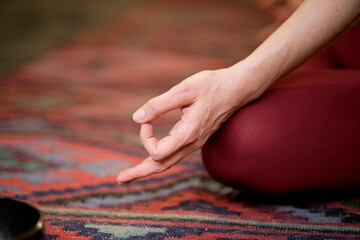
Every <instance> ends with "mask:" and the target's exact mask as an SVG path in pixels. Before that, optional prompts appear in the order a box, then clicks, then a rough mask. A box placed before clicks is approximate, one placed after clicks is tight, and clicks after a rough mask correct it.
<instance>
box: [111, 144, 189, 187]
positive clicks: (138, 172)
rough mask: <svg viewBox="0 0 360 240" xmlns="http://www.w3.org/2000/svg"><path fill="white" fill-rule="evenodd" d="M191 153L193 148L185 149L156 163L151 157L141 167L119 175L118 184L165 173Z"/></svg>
mask: <svg viewBox="0 0 360 240" xmlns="http://www.w3.org/2000/svg"><path fill="white" fill-rule="evenodd" d="M191 151H192V150H191V148H189V147H185V148H183V149H181V150H180V151H178V152H176V153H175V154H173V155H172V156H171V157H169V158H166V159H163V161H154V160H153V159H152V158H151V157H148V158H146V159H145V160H144V161H143V162H142V163H140V164H139V165H137V166H135V167H133V168H128V169H126V170H124V171H122V172H121V173H119V175H118V176H117V182H118V183H130V182H132V181H134V180H136V179H139V178H144V177H147V176H150V175H153V174H156V173H160V172H163V171H165V170H167V169H169V168H170V167H172V166H173V165H175V164H176V163H177V162H179V161H180V160H181V159H182V158H183V157H184V156H186V155H187V154H189V153H190V152H191Z"/></svg>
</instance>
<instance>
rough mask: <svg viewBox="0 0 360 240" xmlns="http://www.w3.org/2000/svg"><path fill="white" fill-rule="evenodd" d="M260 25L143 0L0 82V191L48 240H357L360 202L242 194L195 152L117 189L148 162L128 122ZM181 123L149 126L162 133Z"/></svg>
mask: <svg viewBox="0 0 360 240" xmlns="http://www.w3.org/2000/svg"><path fill="white" fill-rule="evenodd" d="M264 24H266V20H265V19H264V18H262V17H261V15H260V13H258V12H257V11H256V10H254V8H253V7H252V6H251V4H248V2H246V1H231V0H227V1H204V0H201V1H190V0H189V1H165V0H163V1H151V2H145V3H144V4H142V5H139V6H136V8H132V9H130V10H128V11H127V12H126V13H125V14H124V15H122V16H120V17H119V18H118V19H115V20H114V21H113V22H111V23H109V24H108V25H106V26H103V27H102V28H100V29H97V30H94V31H92V32H88V33H84V34H81V35H80V36H77V37H75V38H74V39H73V40H72V41H70V42H68V43H66V44H64V45H62V46H59V47H57V48H55V49H51V50H49V51H48V52H45V53H44V54H42V55H41V56H39V57H37V58H36V59H33V60H32V61H30V62H28V63H27V64H25V65H23V66H21V67H20V68H18V69H17V71H15V72H13V74H11V75H10V76H9V77H7V78H6V79H5V80H4V81H2V82H0V195H1V196H8V197H14V198H17V199H21V200H24V201H27V202H29V203H31V204H34V205H36V206H38V207H39V208H40V209H41V210H42V211H43V212H44V213H45V234H46V239H84V240H85V239H86V240H90V239H94V240H95V239H360V237H359V236H360V198H359V197H352V196H348V197H345V196H330V197H323V198H320V199H316V201H315V199H314V198H313V197H312V196H311V195H310V196H307V197H306V199H307V201H305V202H304V201H298V200H299V199H298V198H297V199H296V200H297V201H295V200H294V198H292V199H291V198H290V199H286V200H285V199H284V198H281V197H278V198H276V199H272V200H271V201H269V200H268V199H264V198H260V197H256V196H250V195H245V194H242V193H240V192H237V191H234V190H233V189H231V188H228V187H225V186H222V185H220V184H218V183H217V182H215V181H213V180H212V179H211V178H210V177H209V176H208V175H207V174H206V172H205V170H204V168H203V166H202V163H201V159H200V156H199V154H198V153H197V154H193V155H191V156H189V157H186V158H185V159H184V160H183V161H182V162H181V163H180V164H178V165H177V166H175V167H173V168H172V169H170V170H169V171H167V172H166V173H162V174H158V175H156V176H152V177H149V178H146V179H143V180H138V181H135V182H133V183H131V184H129V185H122V186H118V185H117V184H116V182H115V180H116V175H117V174H118V173H119V172H120V171H121V170H122V169H125V168H127V167H130V166H133V165H134V164H136V163H139V162H140V161H141V160H142V159H144V158H145V157H146V156H147V155H146V152H145V150H144V149H143V148H142V147H141V144H140V141H139V138H138V131H139V126H138V125H136V124H134V123H133V122H132V120H131V114H132V113H133V112H134V111H135V110H136V109H137V108H138V107H139V106H141V105H142V104H143V103H144V102H145V101H146V100H147V99H149V98H151V97H154V96H155V95H157V94H159V93H161V92H163V91H165V90H167V89H168V88H170V87H171V86H172V85H174V84H176V83H177V82H179V81H180V80H182V79H184V78H186V77H187V76H189V75H191V74H193V73H196V72H197V71H200V70H204V69H216V68H221V67H225V66H229V65H230V64H232V63H235V62H236V61H237V60H239V59H241V58H243V57H245V56H246V55H247V54H248V53H249V51H251V50H252V49H253V48H254V47H255V46H254V45H253V43H252V40H251V39H252V38H251V36H252V35H253V33H254V32H255V31H256V30H257V29H259V28H260V27H262V26H264ZM177 116H178V115H177V114H176V113H171V114H169V115H167V116H166V117H164V118H163V119H161V120H159V121H157V123H156V130H157V131H158V132H159V134H160V135H163V134H165V133H166V131H167V130H169V128H170V126H171V124H172V123H173V122H174V120H175V119H176V117H177Z"/></svg>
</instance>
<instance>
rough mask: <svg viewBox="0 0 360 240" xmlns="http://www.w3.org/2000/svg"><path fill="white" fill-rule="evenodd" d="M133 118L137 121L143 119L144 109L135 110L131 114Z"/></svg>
mask: <svg viewBox="0 0 360 240" xmlns="http://www.w3.org/2000/svg"><path fill="white" fill-rule="evenodd" d="M133 119H134V121H135V122H139V121H141V120H143V119H145V111H144V109H139V110H137V111H136V112H135V113H134V115H133Z"/></svg>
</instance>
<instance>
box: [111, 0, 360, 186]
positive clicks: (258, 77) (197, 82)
mask: <svg viewBox="0 0 360 240" xmlns="http://www.w3.org/2000/svg"><path fill="white" fill-rule="evenodd" d="M359 15H360V1H359V0H346V1H339V0H327V1H315V0H311V1H304V3H303V4H302V5H301V6H300V7H299V8H298V9H297V10H296V11H295V13H294V14H293V15H292V16H291V17H290V18H289V19H288V20H287V21H286V22H285V23H284V24H283V25H281V26H280V27H279V28H278V30H276V31H275V32H274V33H273V34H272V35H271V36H270V37H269V38H268V39H267V40H266V41H265V42H264V43H263V44H261V45H260V46H259V47H258V48H257V49H256V50H255V51H254V52H253V53H252V54H251V55H250V56H249V57H247V58H246V59H245V60H243V61H240V62H239V63H237V64H235V65H234V66H232V67H229V68H226V69H220V70H216V71H203V72H200V73H197V74H195V75H193V76H191V77H189V78H187V79H185V80H184V81H182V82H181V83H180V84H178V85H176V86H174V87H173V88H171V89H170V90H169V91H168V92H166V93H164V94H162V95H160V96H158V97H155V98H153V99H151V100H150V101H148V102H147V103H146V104H145V105H144V106H142V107H141V108H140V109H139V110H138V111H137V112H136V113H135V114H134V116H133V118H134V120H135V121H136V122H137V123H139V124H141V130H140V138H141V141H142V143H143V145H144V147H145V149H146V150H147V151H148V153H149V155H150V156H149V157H148V158H146V159H145V160H144V161H143V162H142V163H140V164H139V165H137V166H136V167H134V168H129V169H126V170H124V171H122V172H121V173H120V174H119V175H118V177H117V181H118V182H119V183H128V182H131V181H133V180H136V179H138V178H142V177H146V176H149V175H152V174H155V173H160V172H163V171H165V170H167V169H169V168H170V167H171V166H173V165H174V164H176V163H177V162H178V161H180V160H181V159H182V158H183V157H184V156H186V155H188V154H190V153H192V152H194V151H196V150H197V149H199V148H200V147H202V145H203V144H204V143H205V142H206V140H207V139H208V138H209V137H210V136H211V135H212V134H213V133H214V132H215V131H216V130H217V129H218V128H219V127H220V126H221V124H222V123H223V122H224V121H226V120H227V119H228V118H229V117H230V116H231V115H232V114H233V113H234V112H235V111H236V110H237V109H239V108H240V107H242V106H244V105H245V104H247V103H249V102H251V101H252V100H254V99H256V98H257V97H259V96H260V95H261V94H262V93H263V92H264V91H265V90H266V89H267V88H268V87H269V86H270V85H271V84H272V83H273V82H275V81H276V80H278V79H279V78H280V77H282V76H283V75H285V74H286V73H288V72H290V71H291V70H293V69H294V68H296V67H297V66H299V65H300V64H301V63H303V62H304V61H306V60H307V59H308V58H310V57H311V56H312V55H314V54H315V53H317V52H319V51H320V50H321V49H323V48H324V46H326V45H328V44H329V43H331V42H332V41H333V40H334V39H336V38H337V37H339V36H340V35H341V34H343V33H344V32H345V31H346V29H349V28H350V27H351V26H353V25H354V24H355V23H357V22H358V21H359V19H360V17H359ZM174 109H180V110H181V112H182V117H181V119H180V120H179V121H178V122H177V123H176V124H175V125H174V127H173V128H172V130H171V131H170V132H169V134H168V136H166V137H164V138H163V139H160V140H158V139H156V138H155V137H154V133H153V131H154V130H153V126H152V124H151V121H153V120H155V119H157V118H159V117H161V116H162V115H164V114H165V113H167V112H169V111H171V110H174Z"/></svg>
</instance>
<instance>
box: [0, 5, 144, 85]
mask: <svg viewBox="0 0 360 240" xmlns="http://www.w3.org/2000/svg"><path fill="white" fill-rule="evenodd" d="M140 2H142V0H126V1H118V0H102V1H97V0H76V1H62V0H51V1H48V0H31V1H27V0H16V1H13V0H1V1H0V53H1V54H0V80H1V79H3V78H4V77H5V76H6V75H7V74H9V73H10V72H11V70H13V69H14V68H15V67H16V66H18V65H19V64H22V63H24V62H25V61H27V60H29V59H31V58H32V57H34V56H35V55H37V54H39V53H41V52H44V50H46V49H48V48H50V47H53V46H55V45H58V44H60V43H62V42H64V41H66V40H68V39H69V38H71V37H72V36H74V34H76V33H78V32H82V31H85V30H87V29H89V28H93V27H96V26H98V25H100V24H103V23H106V22H107V21H109V20H110V19H112V18H113V17H114V16H116V15H118V14H120V13H121V12H123V11H124V10H126V9H127V8H129V7H131V6H133V5H134V4H137V3H140Z"/></svg>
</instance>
